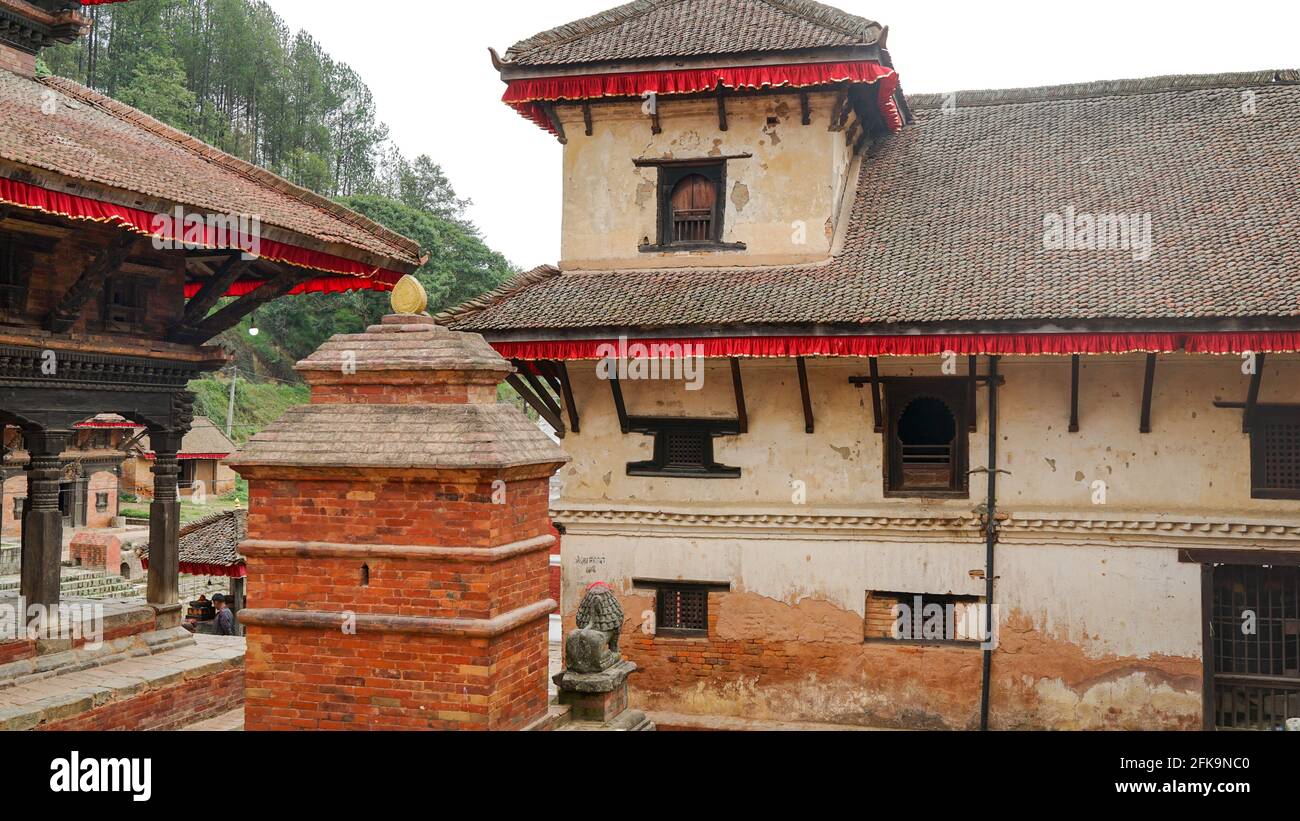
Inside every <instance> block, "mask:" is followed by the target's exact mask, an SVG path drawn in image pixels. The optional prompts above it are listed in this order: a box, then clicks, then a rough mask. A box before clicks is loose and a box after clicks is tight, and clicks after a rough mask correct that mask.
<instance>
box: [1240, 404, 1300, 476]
mask: <svg viewBox="0 0 1300 821" xmlns="http://www.w3.org/2000/svg"><path fill="white" fill-rule="evenodd" d="M1250 479H1251V482H1250V484H1251V496H1252V497H1253V498H1255V499H1300V408H1289V407H1287V408H1284V407H1267V406H1263V407H1258V408H1256V409H1255V413H1254V414H1253V415H1252V417H1251V423H1250Z"/></svg>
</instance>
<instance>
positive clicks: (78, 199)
mask: <svg viewBox="0 0 1300 821" xmlns="http://www.w3.org/2000/svg"><path fill="white" fill-rule="evenodd" d="M0 202H3V203H7V204H9V205H16V206H19V207H20V208H31V209H34V210H37V211H42V212H44V213H47V214H57V215H59V216H62V217H67V218H69V219H76V220H89V221H91V222H113V223H117V224H118V225H121V226H122V227H123V228H125V229H127V230H128V231H134V232H135V233H137V234H143V235H144V236H151V237H152V236H157V237H161V238H163V239H167V240H172V241H174V242H176V243H178V244H179V243H181V242H182V241H186V240H187V239H188V238H186V237H184V236H183V232H184V231H185V230H188V229H187V227H186V226H175V225H174V224H173V223H172V222H171V221H167V222H165V223H163V226H164V227H162V228H157V227H155V226H156V225H157V224H158V223H156V221H155V217H156V216H157V215H156V214H155V213H153V212H151V211H144V210H141V209H139V208H129V207H127V206H124V205H115V204H113V203H110V202H104V201H102V200H96V199H91V198H90V197H82V196H78V195H76V194H68V193H65V192H63V191H54V190H51V189H49V188H42V187H40V186H38V185H31V184H29V183H25V182H18V181H17V180H10V179H0ZM203 234H204V238H205V239H206V240H210V241H209V242H200V243H197V244H198V245H199V246H201V247H204V248H213V249H218V248H221V247H222V246H220V245H219V243H218V242H217V241H216V240H215V235H213V234H212V233H211V228H210V227H209V226H204V227H203ZM193 244H196V243H192V242H188V241H186V242H185V245H186V247H188V246H189V245H193ZM258 246H259V247H258V252H259V256H261V257H263V258H265V259H269V260H272V261H275V262H284V263H288V264H290V265H296V266H298V267H301V268H309V269H312V270H316V271H320V272H322V273H323V274H326V276H322V277H316V278H314V279H311V280H308V281H307V282H304V283H303V284H301V285H299V286H298V287H296V288H294V289H293V290H292V291H290V293H293V294H300V293H305V292H308V291H320V292H325V293H331V292H337V291H352V290H375V291H389V290H392V288H393V286H394V285H396V284H397V281H398V280H399V279H401V278H402V272H400V271H394V270H389V269H387V268H378V267H375V266H371V265H366V264H364V263H361V262H357V261H356V260H351V259H347V258H345V257H340V256H335V255H334V254H327V253H324V252H322V251H313V250H311V249H309V248H302V247H299V246H297V245H290V244H289V243H285V242H277V241H275V240H272V239H259V240H258ZM200 285H201V284H200V283H190V284H188V285H186V286H185V296H186V297H191V296H193V295H194V294H195V293H197V292H198V289H199V287H200ZM259 285H261V282H260V281H244V282H236V283H235V284H234V285H233V286H232V287H231V288H230V290H228V291H227V292H226V296H243V295H244V294H246V293H248V292H249V291H252V290H254V289H255V288H257V287H258V286H259Z"/></svg>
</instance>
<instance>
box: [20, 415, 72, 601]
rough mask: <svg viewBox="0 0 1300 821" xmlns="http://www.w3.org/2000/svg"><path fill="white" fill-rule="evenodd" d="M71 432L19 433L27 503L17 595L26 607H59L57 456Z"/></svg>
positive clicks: (60, 525) (60, 542)
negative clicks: (24, 457)
mask: <svg viewBox="0 0 1300 821" xmlns="http://www.w3.org/2000/svg"><path fill="white" fill-rule="evenodd" d="M71 438H72V431H67V430H41V431H23V444H24V447H26V448H27V453H28V454H29V456H30V459H29V460H28V462H27V469H26V470H27V502H26V504H25V505H24V507H23V521H22V528H23V535H22V568H21V571H20V572H21V574H22V575H21V581H20V591H21V593H22V596H23V598H24V599H26V603H27V604H28V605H33V604H36V605H42V606H47V607H48V606H52V605H56V604H58V603H59V575H60V568H61V566H62V562H63V513H62V512H61V511H60V510H59V477H60V474H61V473H62V470H61V468H62V459H61V458H60V457H61V454H62V453H63V451H64V449H65V448H66V447H67V446H68V441H69V440H70V439H71Z"/></svg>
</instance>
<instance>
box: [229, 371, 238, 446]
mask: <svg viewBox="0 0 1300 821" xmlns="http://www.w3.org/2000/svg"><path fill="white" fill-rule="evenodd" d="M237 379H239V368H236V367H235V366H234V365H233V364H232V365H231V366H230V402H229V403H228V404H227V405H226V438H227V439H230V431H231V429H232V428H231V426H232V425H233V424H234V422H235V380H237Z"/></svg>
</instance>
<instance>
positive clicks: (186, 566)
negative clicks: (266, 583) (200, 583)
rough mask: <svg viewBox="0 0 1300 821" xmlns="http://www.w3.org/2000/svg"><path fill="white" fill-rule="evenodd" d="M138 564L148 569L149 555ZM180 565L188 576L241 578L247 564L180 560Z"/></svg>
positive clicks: (243, 575) (246, 571)
mask: <svg viewBox="0 0 1300 821" xmlns="http://www.w3.org/2000/svg"><path fill="white" fill-rule="evenodd" d="M140 565H141V566H142V567H143V568H144V569H145V570H148V569H149V557H147V556H145V557H143V558H141V559H140ZM180 565H181V567H180V572H182V573H185V574H186V575H189V576H226V577H229V578H231V579H242V578H245V577H246V576H247V575H248V565H246V564H244V563H243V562H240V563H239V564H236V565H231V566H230V567H227V566H225V565H221V564H201V563H199V562H181V563H180Z"/></svg>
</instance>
